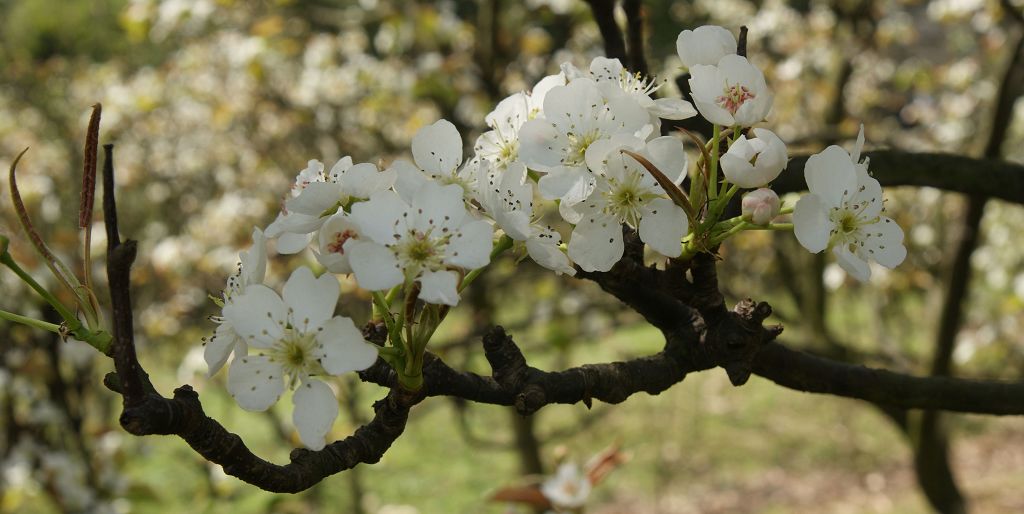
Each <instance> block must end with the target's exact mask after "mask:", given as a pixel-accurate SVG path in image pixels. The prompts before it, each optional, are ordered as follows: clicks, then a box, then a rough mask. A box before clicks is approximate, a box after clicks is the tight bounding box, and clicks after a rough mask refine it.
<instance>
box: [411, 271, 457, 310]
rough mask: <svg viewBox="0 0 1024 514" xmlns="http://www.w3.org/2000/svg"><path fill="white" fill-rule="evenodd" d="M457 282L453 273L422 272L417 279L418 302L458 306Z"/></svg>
mask: <svg viewBox="0 0 1024 514" xmlns="http://www.w3.org/2000/svg"><path fill="white" fill-rule="evenodd" d="M458 281H459V275H458V274H457V273H455V272H454V271H424V272H423V274H422V275H420V278H419V282H420V300H423V301H424V302H427V303H435V304H442V305H450V306H452V307H454V306H456V305H458V304H459V292H458V290H456V288H455V286H456V284H457V283H458Z"/></svg>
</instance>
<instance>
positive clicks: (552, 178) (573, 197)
mask: <svg viewBox="0 0 1024 514" xmlns="http://www.w3.org/2000/svg"><path fill="white" fill-rule="evenodd" d="M595 185H596V182H595V180H594V175H593V174H592V173H590V171H589V170H587V168H584V167H582V166H559V167H557V168H555V169H553V170H552V171H551V172H550V173H548V174H547V175H544V176H543V177H541V178H540V180H539V181H538V182H537V187H538V189H539V190H540V194H541V196H543V197H544V198H546V199H548V200H555V199H560V200H562V201H563V202H565V203H568V204H570V205H573V204H577V203H580V202H582V201H583V200H586V199H587V198H588V197H589V196H590V193H593V192H594V187H595Z"/></svg>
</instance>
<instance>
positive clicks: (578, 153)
mask: <svg viewBox="0 0 1024 514" xmlns="http://www.w3.org/2000/svg"><path fill="white" fill-rule="evenodd" d="M566 135H567V136H569V155H568V156H567V157H566V160H565V162H564V164H566V165H568V166H576V165H580V164H583V163H584V162H586V159H585V158H586V155H587V148H590V145H591V144H593V142H594V141H597V140H598V139H600V138H601V131H599V130H592V131H590V132H586V133H583V134H577V133H574V132H570V133H568V134H566Z"/></svg>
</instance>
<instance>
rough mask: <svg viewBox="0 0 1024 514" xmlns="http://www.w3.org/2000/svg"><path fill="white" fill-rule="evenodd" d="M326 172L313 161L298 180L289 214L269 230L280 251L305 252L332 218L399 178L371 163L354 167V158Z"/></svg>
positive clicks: (390, 171) (268, 233) (389, 170)
mask: <svg viewBox="0 0 1024 514" xmlns="http://www.w3.org/2000/svg"><path fill="white" fill-rule="evenodd" d="M323 169H324V165H323V164H322V163H320V161H317V160H311V161H309V165H308V166H307V167H306V169H305V170H303V171H302V172H300V173H299V177H298V178H297V179H296V186H295V187H293V188H292V198H290V199H289V200H287V201H286V202H285V211H284V212H283V213H282V214H281V215H279V216H278V218H277V219H276V220H275V221H274V222H273V223H271V224H270V226H268V227H267V235H268V237H277V238H278V246H277V248H278V252H280V253H283V254H293V253H298V252H300V251H302V250H303V249H305V248H306V246H307V245H308V244H309V242H310V240H311V239H312V236H311V234H312V233H313V232H315V231H317V230H318V229H319V228H320V227H321V226H322V225H323V224H324V222H325V221H326V220H327V218H328V217H330V216H331V215H333V214H335V213H336V212H338V211H339V210H341V209H343V208H345V207H347V206H349V205H350V204H351V203H352V202H354V201H358V200H366V199H368V198H369V197H370V196H371V195H373V193H375V192H377V191H383V190H385V189H388V188H390V187H391V186H392V185H393V184H394V182H395V175H396V174H395V171H394V170H391V169H388V170H384V171H380V170H378V169H377V166H375V165H373V164H370V163H360V164H355V165H353V164H352V158H351V157H343V158H341V159H340V160H338V162H337V163H336V164H335V165H334V166H333V167H331V171H330V173H327V174H324V172H323ZM315 170H319V172H318V173H319V174H316V173H314V172H315ZM300 180H302V182H300Z"/></svg>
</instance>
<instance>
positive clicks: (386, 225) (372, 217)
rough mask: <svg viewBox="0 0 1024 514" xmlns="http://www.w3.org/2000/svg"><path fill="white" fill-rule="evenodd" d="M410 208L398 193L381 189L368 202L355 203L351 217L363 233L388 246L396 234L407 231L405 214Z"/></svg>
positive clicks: (392, 242)
mask: <svg viewBox="0 0 1024 514" xmlns="http://www.w3.org/2000/svg"><path fill="white" fill-rule="evenodd" d="M396 185H397V184H396ZM408 210H409V205H408V204H406V203H405V202H404V201H402V199H401V198H399V196H398V195H397V194H396V193H394V192H392V191H381V192H379V193H377V194H374V195H373V196H372V197H371V198H370V200H369V201H367V202H359V203H356V204H354V205H353V206H352V214H351V215H349V217H350V218H351V220H352V222H353V223H355V224H356V226H357V227H359V233H360V234H361V235H364V236H366V237H368V238H369V239H371V240H373V241H375V242H376V243H378V244H382V245H385V246H387V245H392V244H394V243H395V235H396V234H398V235H401V234H402V233H403V232H404V231H405V230H404V229H405V224H404V222H403V216H404V215H405V214H406V212H407V211H408Z"/></svg>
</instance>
